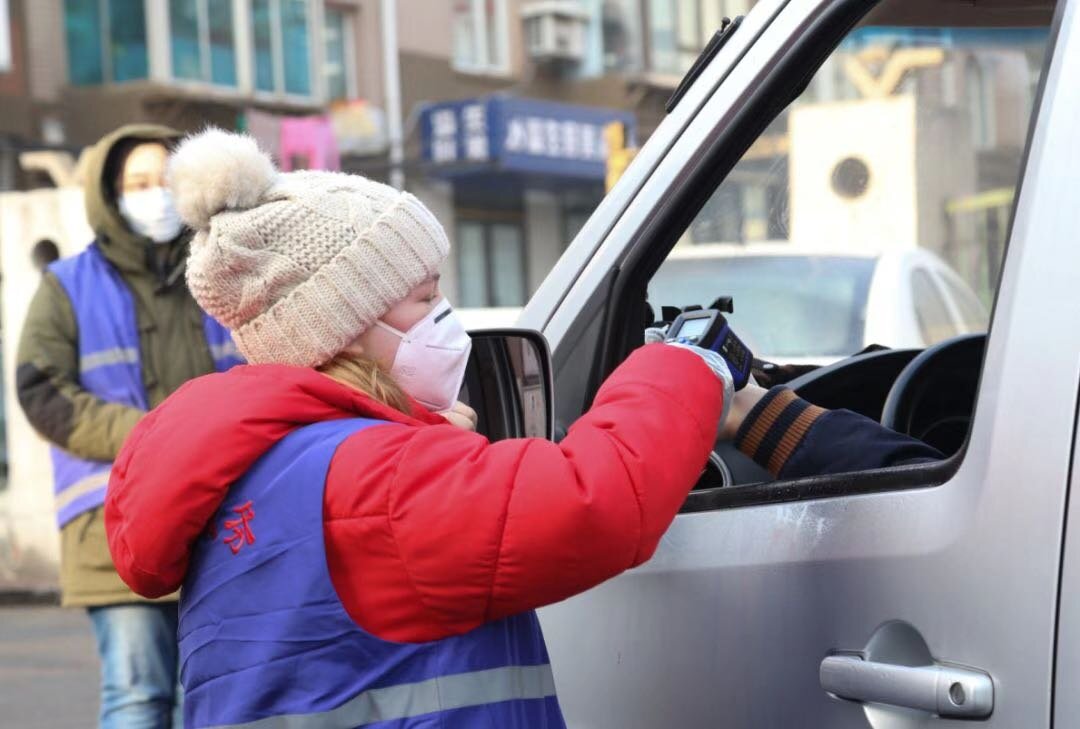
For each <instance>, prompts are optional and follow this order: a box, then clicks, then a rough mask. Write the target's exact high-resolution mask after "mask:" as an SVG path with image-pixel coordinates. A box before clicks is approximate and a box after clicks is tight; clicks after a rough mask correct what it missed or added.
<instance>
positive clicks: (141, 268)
mask: <svg viewBox="0 0 1080 729" xmlns="http://www.w3.org/2000/svg"><path fill="white" fill-rule="evenodd" d="M181 136H182V135H181V133H180V132H178V131H176V130H175V129H170V128H169V127H165V126H160V125H158V124H128V125H126V126H123V127H120V128H119V129H117V130H116V131H114V132H112V133H111V134H108V135H107V136H105V137H103V138H102V139H101V140H100V141H99V142H98V143H97V144H95V145H94V146H93V147H92V148H91V149H90V152H89V153H88V155H87V160H86V170H85V175H86V187H85V196H86V218H87V221H89V223H90V227H91V228H92V229H93V231H94V235H95V236H96V238H97V240H98V242H99V243H100V244H101V249H102V252H104V254H105V257H106V258H108V259H109V260H110V261H112V263H113V265H115V266H116V267H117V268H118V269H120V270H121V271H124V272H126V273H143V272H145V271H147V270H148V269H149V268H150V266H149V256H148V252H147V251H148V248H149V247H150V246H152V245H153V244H152V243H151V242H150V241H149V240H147V239H146V238H143V237H142V236H139V235H136V234H135V233H134V232H132V230H131V229H130V228H129V227H128V226H127V223H125V222H124V219H123V217H121V215H120V209H119V207H118V206H117V200H116V198H115V196H114V195H113V193H112V190H111V187H112V185H111V181H110V180H108V179H106V170H107V169H108V161H109V158H110V156H111V155H112V154H113V152H114V151H115V150H116V148H117V146H118V145H119V144H120V143H122V142H124V141H126V140H139V141H144V142H164V143H170V142H174V141H177V140H179V139H180V138H181ZM187 237H188V236H187V235H186V234H185V235H181V236H180V239H178V241H177V242H176V243H171V244H169V245H170V247H172V248H174V249H179V248H182V247H185V246H186V241H187ZM170 253H172V254H173V255H170V256H169V258H171V259H175V260H179V259H182V255H180V253H181V251H180V250H175V251H171V252H170Z"/></svg>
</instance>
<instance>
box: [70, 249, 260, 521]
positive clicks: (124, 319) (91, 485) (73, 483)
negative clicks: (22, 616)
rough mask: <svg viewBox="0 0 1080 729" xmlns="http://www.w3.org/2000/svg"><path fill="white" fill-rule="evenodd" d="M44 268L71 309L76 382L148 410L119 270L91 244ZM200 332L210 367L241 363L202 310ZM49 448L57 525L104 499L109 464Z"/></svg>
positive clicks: (224, 333) (130, 307) (135, 331)
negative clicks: (76, 339)
mask: <svg viewBox="0 0 1080 729" xmlns="http://www.w3.org/2000/svg"><path fill="white" fill-rule="evenodd" d="M49 270H50V271H51V272H52V274H53V275H55V276H56V279H57V280H58V281H59V282H60V285H61V286H62V287H63V289H64V292H65V293H66V294H67V297H68V300H69V301H70V302H71V309H72V311H73V312H74V314H75V325H76V328H77V331H78V335H79V384H80V385H81V386H82V387H83V388H84V389H85V390H87V391H88V392H90V393H91V394H93V395H96V396H97V397H99V398H101V399H102V400H105V401H106V402H114V403H120V404H123V405H127V406H129V407H133V408H138V409H140V410H149V409H150V408H149V401H148V398H147V396H146V387H145V385H144V384H143V372H142V366H141V363H140V354H139V352H140V349H139V325H138V320H137V314H136V310H135V302H134V299H133V298H132V296H131V291H130V290H129V289H128V287H127V284H126V283H124V280H123V279H122V278H121V276H120V274H119V273H118V272H117V271H116V269H115V268H114V267H113V266H112V264H111V263H109V262H108V260H107V259H106V258H105V256H104V255H103V254H102V252H101V250H100V249H99V248H98V245H97V244H96V243H92V244H90V246H89V247H87V249H86V250H85V251H83V252H82V253H80V254H78V255H76V256H72V257H70V258H65V259H63V260H61V261H57V262H56V263H54V264H52V265H51V266H50V267H49ZM203 331H204V333H205V335H206V341H207V345H208V347H209V348H210V352H211V354H212V356H213V359H214V367H215V369H216V370H218V371H224V370H227V369H229V368H230V367H232V366H234V365H236V364H240V363H242V362H243V360H242V359H241V358H240V356H239V354H238V353H237V352H236V347H235V345H234V344H232V337H231V336H230V335H229V332H228V330H226V329H225V328H224V327H222V326H221V325H220V324H218V323H217V322H215V321H214V320H213V319H211V318H210V317H208V316H205V315H204V317H203ZM230 345H231V349H230ZM51 451H52V462H53V489H54V494H55V507H56V519H57V522H58V524H59V526H61V527H63V526H64V525H65V524H67V523H68V522H69V521H71V520H72V519H74V518H75V517H76V516H78V515H79V514H82V513H83V512H84V511H89V510H90V509H94V508H97V507H98V506H101V505H102V504H103V503H104V502H105V487H106V485H107V484H108V480H109V470H110V469H111V467H112V464H111V463H109V462H107V461H91V460H87V459H84V458H78V457H76V456H73V455H71V454H70V453H68V452H66V451H64V450H62V449H60V448H57V447H55V446H54V447H53V448H52V449H51Z"/></svg>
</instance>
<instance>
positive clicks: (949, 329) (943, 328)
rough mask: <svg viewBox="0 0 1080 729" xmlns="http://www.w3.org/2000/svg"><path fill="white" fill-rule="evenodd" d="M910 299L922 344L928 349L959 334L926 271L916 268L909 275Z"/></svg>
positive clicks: (943, 301)
mask: <svg viewBox="0 0 1080 729" xmlns="http://www.w3.org/2000/svg"><path fill="white" fill-rule="evenodd" d="M911 297H912V300H913V302H914V304H915V319H916V321H918V323H919V333H920V334H921V335H922V339H923V344H925V345H926V346H928V347H929V346H930V345H932V344H937V343H938V342H944V341H945V340H946V339H948V338H949V337H955V336H956V335H957V334H958V333H959V332H958V331H957V329H956V325H955V324H954V323H953V320H952V317H951V316H949V309H948V307H947V306H946V305H945V300H944V299H943V298H942V297H941V292H940V291H939V290H938V287H937V286H936V285H935V284H934V281H933V279H931V278H930V274H929V273H927V272H926V269H923V268H917V269H915V270H914V271H913V272H912V273H911Z"/></svg>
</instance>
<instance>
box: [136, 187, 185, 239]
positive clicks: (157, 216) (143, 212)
mask: <svg viewBox="0 0 1080 729" xmlns="http://www.w3.org/2000/svg"><path fill="white" fill-rule="evenodd" d="M120 215H122V216H123V217H124V220H125V221H126V222H127V224H128V227H130V228H131V230H132V231H134V232H135V233H137V234H138V235H141V236H143V237H144V238H149V239H150V240H152V241H154V242H155V243H168V242H169V241H171V240H173V239H175V238H176V236H178V235H180V230H181V229H182V228H183V225H184V224H183V223H182V222H181V221H180V215H179V213H177V212H176V206H175V205H173V198H172V193H171V192H169V191H168V190H166V189H165V188H164V187H151V188H150V189H148V190H139V191H137V192H125V193H124V194H123V195H121V196H120Z"/></svg>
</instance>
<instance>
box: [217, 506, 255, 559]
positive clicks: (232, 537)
mask: <svg viewBox="0 0 1080 729" xmlns="http://www.w3.org/2000/svg"><path fill="white" fill-rule="evenodd" d="M232 511H233V513H234V514H238V515H239V518H237V519H226V520H225V528H226V529H229V530H232V533H231V534H229V535H228V536H227V537H225V538H224V539H222V540H221V541H222V542H223V543H225V544H228V545H229V549H231V550H232V553H233V554H240V549H241V548H242V547H243V546H244V545H245V544H254V543H255V533H254V532H252V531H251V520H252V519H254V518H255V508H254V507H253V506H252V505H251V502H250V501H248V502H246V503H243V504H241V505H240V506H234V507H233V508H232Z"/></svg>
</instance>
